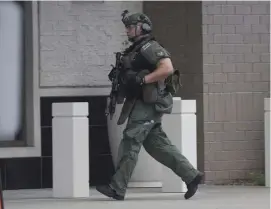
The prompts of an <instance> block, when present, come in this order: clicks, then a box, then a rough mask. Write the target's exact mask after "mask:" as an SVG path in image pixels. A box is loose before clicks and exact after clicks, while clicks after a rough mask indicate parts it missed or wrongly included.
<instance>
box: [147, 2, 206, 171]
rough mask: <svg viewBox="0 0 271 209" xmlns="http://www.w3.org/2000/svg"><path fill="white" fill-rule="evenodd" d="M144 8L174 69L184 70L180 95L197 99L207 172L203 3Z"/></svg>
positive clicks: (199, 139)
mask: <svg viewBox="0 0 271 209" xmlns="http://www.w3.org/2000/svg"><path fill="white" fill-rule="evenodd" d="M143 11H144V13H146V14H147V15H148V16H149V17H150V18H151V20H152V22H153V24H154V29H153V34H154V36H155V37H156V38H157V39H158V41H160V43H161V44H162V45H163V46H164V47H165V48H166V49H167V50H169V52H170V53H171V59H172V62H173V65H174V68H175V69H178V70H179V71H180V73H181V76H182V77H181V82H182V88H181V89H180V91H179V92H178V93H177V95H176V96H180V97H181V98H182V99H192V100H196V104H197V145H198V146H197V154H198V155H197V157H198V169H200V170H202V171H204V134H203V71H202V70H203V68H202V34H201V19H202V17H201V2H193V1H190V2H189V1H170V2H166V1H159V2H157V1H156V2H153V1H146V2H144V4H143ZM176 20H178V21H176Z"/></svg>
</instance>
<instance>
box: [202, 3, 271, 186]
mask: <svg viewBox="0 0 271 209" xmlns="http://www.w3.org/2000/svg"><path fill="white" fill-rule="evenodd" d="M269 8H270V7H269V2H268V1H266V2H264V1H258V2H248V1H247V2H233V1H227V2H222V1H217V2H202V15H203V16H202V33H203V82H204V86H203V87H204V140H205V148H204V149H205V150H204V152H205V166H204V167H205V173H206V179H205V180H206V183H208V182H212V183H219V182H227V181H229V180H233V179H242V178H247V177H248V174H249V172H251V171H263V169H264V121H263V120H264V115H263V114H264V98H265V97H269V96H270V95H269V91H270V89H269V86H270V64H269V63H270V60H269V56H270V55H269V52H270V51H269V24H270V23H269V18H270V17H269V14H270V11H269Z"/></svg>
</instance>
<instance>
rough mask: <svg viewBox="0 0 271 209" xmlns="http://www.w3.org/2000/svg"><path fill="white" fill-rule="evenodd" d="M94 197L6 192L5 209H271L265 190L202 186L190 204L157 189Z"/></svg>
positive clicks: (134, 190) (50, 191) (180, 195)
mask: <svg viewBox="0 0 271 209" xmlns="http://www.w3.org/2000/svg"><path fill="white" fill-rule="evenodd" d="M90 194H91V195H90V197H89V198H86V199H53V198H52V190H19V191H4V199H5V209H60V208H61V209H88V208H94V209H99V208H101V209H135V208H136V209H145V208H146V209H149V208H151V207H154V208H155V209H160V208H161V209H175V208H176V209H177V208H178V209H181V208H183V209H270V190H269V189H267V188H265V187H249V186H248V187H245V186H201V187H200V189H199V192H198V193H197V194H196V196H194V197H193V198H192V199H190V200H185V199H184V198H183V194H179V193H161V192H160V191H157V190H156V191H155V189H153V190H150V189H148V190H146V189H130V190H128V193H127V197H126V199H125V201H115V200H112V199H109V198H107V197H105V196H102V195H100V194H99V193H98V192H97V191H95V190H93V189H91V190H90Z"/></svg>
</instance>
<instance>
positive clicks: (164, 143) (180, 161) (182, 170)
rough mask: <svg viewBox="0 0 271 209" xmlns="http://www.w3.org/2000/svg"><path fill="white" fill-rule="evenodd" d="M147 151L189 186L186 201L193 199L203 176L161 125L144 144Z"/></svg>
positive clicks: (158, 125)
mask: <svg viewBox="0 0 271 209" xmlns="http://www.w3.org/2000/svg"><path fill="white" fill-rule="evenodd" d="M143 146H144V148H145V150H146V151H147V152H148V153H149V154H150V155H151V156H152V157H153V158H154V159H156V160H157V161H158V162H160V163H161V164H163V165H165V166H167V167H168V168H170V169H171V170H172V171H173V172H174V173H175V174H177V175H178V176H179V177H181V179H182V180H183V181H184V182H185V183H186V184H187V189H188V191H187V192H186V194H185V199H189V198H190V197H192V196H193V195H194V194H195V193H196V191H197V189H198V184H199V183H200V181H201V179H202V176H203V174H202V173H201V172H199V171H198V170H197V169H196V168H194V167H193V166H192V165H191V163H190V162H189V161H188V160H187V158H186V157H185V156H183V155H182V154H181V152H180V151H179V150H178V149H177V147H176V146H175V145H173V144H172V143H171V141H170V140H169V139H168V137H167V135H166V133H165V132H164V131H163V129H162V127H161V124H157V125H156V126H155V127H154V128H153V129H152V130H151V131H150V133H149V135H148V137H147V138H146V139H145V141H144V142H143Z"/></svg>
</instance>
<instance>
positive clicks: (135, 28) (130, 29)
mask: <svg viewBox="0 0 271 209" xmlns="http://www.w3.org/2000/svg"><path fill="white" fill-rule="evenodd" d="M139 26H140V25H129V26H126V34H127V36H128V38H129V39H133V38H135V37H137V36H139V35H140V34H141V28H140V27H139Z"/></svg>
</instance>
